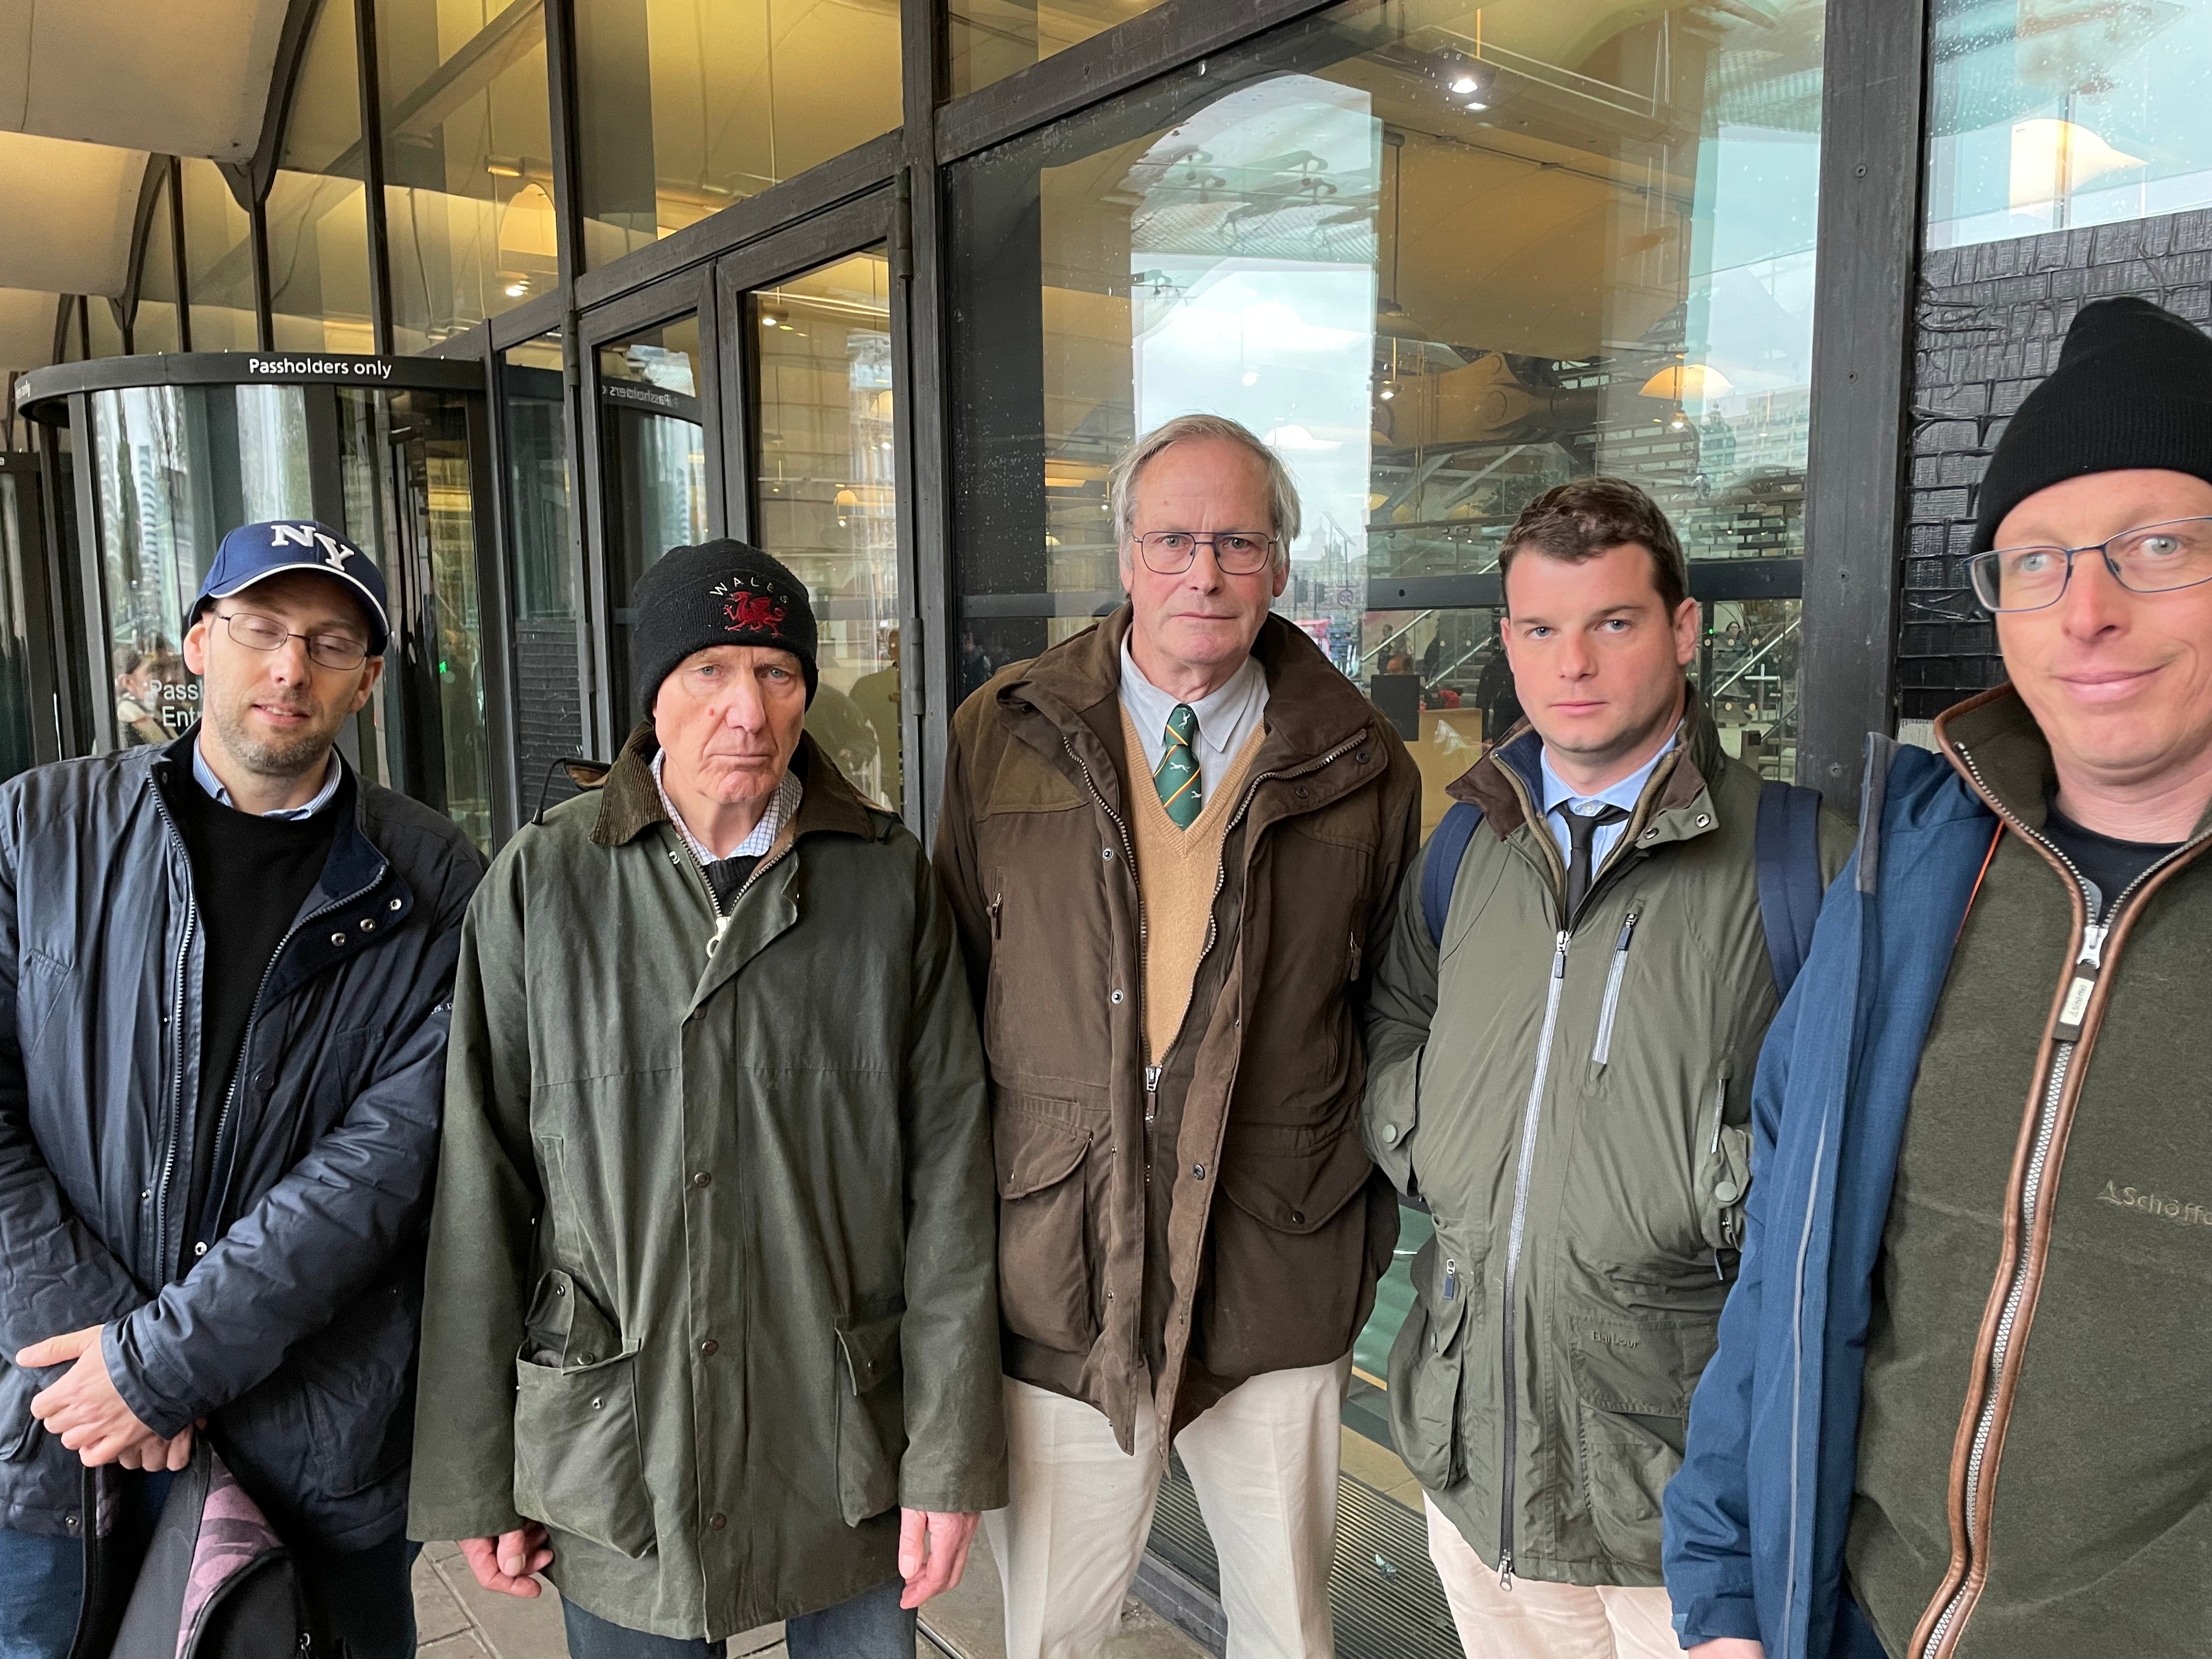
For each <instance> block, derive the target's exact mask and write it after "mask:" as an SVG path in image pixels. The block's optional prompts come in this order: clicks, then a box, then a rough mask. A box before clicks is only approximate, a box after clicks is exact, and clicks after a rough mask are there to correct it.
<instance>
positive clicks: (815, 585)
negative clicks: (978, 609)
mask: <svg viewBox="0 0 2212 1659" xmlns="http://www.w3.org/2000/svg"><path fill="white" fill-rule="evenodd" d="M746 321H747V323H748V325H749V331H750V336H751V337H752V338H753V339H754V340H755V341H756V342H757V350H758V354H759V356H758V364H759V372H758V375H757V380H758V388H757V403H756V412H755V419H754V429H755V430H756V432H757V434H758V438H757V449H758V464H757V466H756V468H755V470H754V476H755V478H756V480H757V482H756V484H755V488H754V498H753V512H754V522H755V525H756V526H757V532H756V535H755V538H754V539H755V540H756V541H757V542H758V543H759V544H760V545H761V546H762V547H764V548H766V549H767V550H769V552H771V553H773V554H775V556H777V557H778V558H780V559H781V560H782V561H783V562H785V563H786V564H787V565H789V566H790V567H791V568H792V572H793V574H795V575H797V576H798V578H799V580H801V581H803V582H805V584H806V588H807V592H808V594H809V595H810V597H811V599H812V600H813V603H814V615H815V619H816V621H817V623H818V625H819V628H820V633H821V641H820V645H819V647H818V649H817V663H818V665H819V666H820V668H821V673H822V678H821V685H820V688H819V690H817V692H816V694H815V698H814V703H813V706H812V707H811V708H809V709H808V710H807V714H806V726H807V730H808V731H810V732H812V733H813V734H814V738H815V741H816V742H817V743H819V744H822V746H823V748H825V749H827V750H829V753H830V754H831V755H832V756H833V757H836V762H837V764H838V767H839V769H841V770H842V771H843V773H844V774H845V775H846V777H847V778H848V780H850V781H851V782H852V783H853V784H854V787H856V788H858V789H859V790H860V793H863V794H865V795H866V796H868V797H869V798H871V799H874V800H878V801H881V802H883V803H884V805H888V806H889V807H890V809H891V810H892V811H899V810H900V809H901V806H902V798H903V791H902V781H903V769H902V764H901V760H902V754H903V751H904V748H905V744H904V739H903V737H902V723H901V720H900V717H899V711H900V708H901V707H902V697H901V695H900V687H899V617H900V611H899V606H898V586H899V576H898V513H897V488H898V478H897V468H896V459H895V457H896V450H895V448H894V447H893V438H892V426H891V400H892V396H893V392H892V386H891V332H890V262H889V261H888V260H887V259H886V258H884V256H883V255H882V254H880V253H861V254H856V255H854V257H853V258H848V259H841V260H839V261H837V262H836V264H831V265H826V266H823V268H822V269H820V270H811V271H808V272H807V273H806V274H805V275H804V276H796V277H793V279H792V280H791V281H789V282H787V283H780V284H779V285H777V286H776V287H775V288H773V289H766V290H764V291H763V292H760V293H757V294H755V295H751V296H750V300H749V301H748V303H747V306H746Z"/></svg>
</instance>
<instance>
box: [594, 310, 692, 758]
mask: <svg viewBox="0 0 2212 1659" xmlns="http://www.w3.org/2000/svg"><path fill="white" fill-rule="evenodd" d="M705 419H706V413H705V411H704V410H702V407H701V405H700V401H699V319H698V318H697V317H696V316H693V317H683V318H678V319H677V320H676V321H674V322H671V323H664V324H662V325H659V327H657V328H650V329H647V330H645V331H642V332H640V333H637V334H633V335H631V336H629V337H628V338H626V339H622V340H617V341H614V342H612V343H609V344H606V345H603V346H601V347H600V348H599V434H600V454H601V459H600V466H601V477H602V478H603V480H604V483H603V484H602V488H603V489H604V490H605V499H606V526H607V573H608V579H609V580H610V582H611V586H612V588H613V600H614V619H615V626H614V630H613V633H612V635H611V637H610V638H609V640H608V641H607V652H608V657H609V660H610V665H611V669H612V673H611V683H612V685H613V694H614V696H615V697H616V699H617V708H618V711H619V712H618V715H617V720H616V722H615V725H616V728H617V730H620V731H626V730H628V729H629V726H630V725H631V724H633V723H634V722H635V720H638V719H641V718H642V717H643V715H642V711H641V710H638V709H635V708H634V706H633V705H634V703H635V696H634V693H633V689H632V687H631V685H630V679H629V630H630V629H631V628H632V627H633V626H635V623H636V612H635V611H634V610H633V609H631V605H630V599H631V595H632V594H633V593H635V592H636V589H637V579H638V578H639V577H641V576H642V575H643V574H645V573H646V571H647V568H650V567H651V566H652V565H653V564H654V563H655V562H658V561H659V558H660V556H661V555H662V554H664V553H665V552H667V551H668V550H669V549H670V548H671V547H689V546H693V545H696V544H697V543H700V542H702V541H704V540H706V539H707V536H708V517H707V450H706V444H707V435H706V431H705Z"/></svg>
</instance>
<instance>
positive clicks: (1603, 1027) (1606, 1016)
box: [1590, 905, 1644, 1066]
mask: <svg viewBox="0 0 2212 1659" xmlns="http://www.w3.org/2000/svg"><path fill="white" fill-rule="evenodd" d="M1643 917H1644V907H1643V906H1642V905H1637V906H1634V907H1633V908H1631V909H1630V911H1629V913H1628V915H1627V917H1626V920H1624V921H1622V922H1621V924H1620V938H1619V939H1615V940H1614V941H1613V967H1612V969H1611V970H1610V971H1609V972H1608V973H1607V975H1606V976H1605V1005H1604V1006H1602V1007H1601V1008H1600V1009H1599V1010H1598V1014H1597V1041H1596V1042H1595V1043H1594V1044H1592V1045H1591V1048H1590V1060H1591V1063H1592V1064H1594V1065H1598V1066H1602V1065H1604V1064H1605V1063H1606V1061H1607V1060H1608V1059H1610V1058H1611V1057H1612V1054H1613V1016H1614V1015H1615V1013H1617V1012H1619V1010H1620V981H1621V980H1622V979H1623V978H1625V977H1626V975H1627V973H1628V945H1629V941H1630V940H1632V939H1634V938H1635V937H1636V924H1637V923H1638V921H1642V920H1643Z"/></svg>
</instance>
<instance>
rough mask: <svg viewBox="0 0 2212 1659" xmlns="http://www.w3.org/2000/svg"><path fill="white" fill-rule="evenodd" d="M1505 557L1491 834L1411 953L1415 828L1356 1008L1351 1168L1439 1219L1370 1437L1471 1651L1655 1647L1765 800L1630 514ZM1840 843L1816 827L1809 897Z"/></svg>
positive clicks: (1547, 524) (1532, 534)
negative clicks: (1362, 1003) (1698, 679)
mask: <svg viewBox="0 0 2212 1659" xmlns="http://www.w3.org/2000/svg"><path fill="white" fill-rule="evenodd" d="M1498 563H1499V566H1500V569H1501V572H1502V574H1503V580H1504V586H1505V600H1506V615H1505V619H1504V629H1503V632H1504V643H1505V649H1506V652H1507V654H1508V655H1509V656H1510V659H1511V661H1512V665H1513V673H1514V681H1515V689H1516V693H1517V695H1518V696H1519V698H1520V702H1521V707H1522V709H1523V710H1524V711H1525V714H1526V720H1525V722H1524V723H1523V724H1522V725H1521V726H1516V727H1515V728H1514V729H1513V730H1512V731H1510V732H1507V733H1505V734H1504V737H1503V738H1500V739H1499V740H1498V742H1497V743H1496V744H1493V745H1492V747H1491V748H1490V749H1489V750H1487V751H1486V753H1485V755H1484V756H1483V757H1482V758H1481V759H1480V760H1479V761H1477V762H1476V763H1475V764H1474V766H1473V767H1472V768H1470V769H1468V772H1467V774H1466V775H1464V776H1462V778H1461V779H1460V780H1459V781H1457V782H1456V783H1455V784H1454V785H1452V787H1451V793H1453V794H1454V795H1455V796H1456V797H1457V798H1458V799H1461V800H1462V801H1465V802H1468V803H1471V804H1473V805H1477V806H1479V807H1480V809H1481V811H1482V815H1483V816H1482V822H1481V823H1480V824H1479V825H1478V826H1477V827H1476V828H1475V829H1474V836H1473V839H1472V840H1471V841H1468V842H1466V843H1465V845H1466V851H1465V853H1464V854H1462V857H1461V859H1460V862H1459V865H1458V869H1457V872H1456V880H1455V882H1454V883H1453V884H1452V885H1451V887H1450V902H1449V909H1448V910H1447V911H1446V912H1445V913H1444V914H1443V919H1442V927H1441V928H1440V930H1439V931H1438V932H1437V933H1431V915H1429V914H1428V913H1427V910H1426V907H1425V905H1424V903H1423V902H1422V892H1423V888H1424V886H1425V882H1424V877H1423V872H1424V869H1425V866H1426V864H1427V861H1428V860H1431V859H1432V858H1437V857H1438V856H1449V853H1448V852H1447V853H1445V854H1439V851H1438V848H1439V847H1448V846H1449V844H1450V843H1449V840H1448V838H1445V837H1442V836H1437V837H1432V838H1431V842H1430V844H1429V846H1428V847H1427V848H1425V849H1424V850H1423V852H1422V855H1421V857H1422V865H1421V866H1417V867H1416V869H1415V870H1414V872H1413V873H1411V874H1409V875H1408V876H1407V879H1406V882H1405V884H1404V886H1403V887H1402V888H1401V899H1400V904H1399V914H1398V921H1397V924H1396V926H1395V927H1394V928H1393V930H1392V932H1391V936H1390V943H1389V947H1388V949H1387V950H1386V951H1385V953H1384V955H1383V963H1382V965H1381V967H1380V969H1379V970H1378V971H1377V973H1376V977H1375V981H1374V986H1373V988H1372V990H1371V991H1370V998H1369V1011H1368V1024H1367V1043H1368V1053H1369V1057H1370V1060H1369V1073H1368V1095H1367V1118H1366V1121H1367V1140H1368V1146H1369V1148H1370V1151H1371V1152H1373V1153H1374V1155H1375V1158H1376V1162H1377V1163H1378V1164H1381V1165H1382V1167H1383V1169H1384V1170H1386V1171H1387V1172H1388V1173H1389V1176H1391V1178H1392V1179H1393V1180H1394V1181H1395V1182H1397V1184H1398V1186H1399V1188H1400V1190H1401V1191H1403V1192H1405V1193H1407V1194H1417V1195H1419V1197H1421V1198H1423V1199H1425V1200H1426V1201H1427V1203H1428V1205H1429V1206H1430V1210H1431V1215H1432V1217H1433V1218H1434V1220H1435V1223H1436V1237H1435V1239H1434V1242H1433V1243H1430V1244H1429V1245H1427V1246H1426V1247H1425V1249H1423V1250H1422V1252H1421V1255H1419V1258H1418V1259H1417V1261H1415V1263H1414V1266H1413V1286H1414V1291H1415V1299H1414V1304H1413V1311H1412V1313H1411V1314H1410V1316H1408V1318H1407V1322H1406V1325H1405V1328H1404V1329H1403V1330H1402V1331H1401V1333H1400V1334H1399V1337H1398V1341H1397V1345H1396V1346H1395V1349H1394V1350H1393V1351H1392V1353H1391V1356H1390V1407H1391V1420H1392V1428H1393V1430H1394V1431H1395V1437H1396V1439H1397V1444H1398V1449H1399V1451H1400V1454H1401V1455H1402V1456H1403V1457H1404V1458H1405V1460H1406V1462H1407V1467H1408V1468H1411V1469H1412V1470H1413V1474H1415V1475H1416V1476H1418V1477H1419V1480H1420V1482H1421V1485H1422V1486H1423V1488H1424V1490H1425V1492H1426V1494H1427V1503H1426V1508H1427V1512H1428V1524H1429V1553H1430V1555H1431V1558H1432V1559H1434V1561H1435V1562H1436V1565H1437V1577H1439V1578H1440V1579H1441V1580H1442V1582H1443V1588H1444V1593H1445V1596H1446V1599H1447V1600H1448V1601H1449V1602H1450V1604H1451V1607H1452V1614H1453V1618H1454V1620H1455V1621H1456V1623H1457V1624H1458V1626H1459V1630H1460V1635H1461V1639H1462V1642H1463V1643H1464V1644H1466V1647H1467V1650H1468V1652H1469V1653H1471V1654H1480V1655H1482V1656H1484V1659H1544V1656H1564V1655H1567V1654H1572V1655H1575V1656H1577V1659H1585V1656H1587V1659H1615V1656H1618V1659H1660V1656H1664V1655H1672V1654H1674V1652H1676V1651H1677V1646H1676V1644H1675V1640H1674V1631H1673V1630H1672V1628H1671V1627H1670V1625H1669V1618H1668V1601H1667V1592H1666V1590H1665V1589H1664V1588H1663V1587H1662V1583H1661V1579H1660V1562H1659V1546H1660V1528H1659V1499H1660V1493H1661V1492H1662V1490H1663V1489H1664V1487H1665V1486H1666V1484H1667V1481H1668V1478H1669V1477H1670V1476H1671V1475H1672V1474H1674V1469H1675V1468H1676V1466H1677V1464H1678V1463H1679V1462H1680V1457H1681V1449H1682V1435H1683V1426H1684V1421H1685V1418H1686V1414H1687V1413H1688V1410H1689V1405H1690V1392H1691V1390H1692V1388H1694V1387H1695V1386H1696V1383H1697V1381H1698V1373H1699V1370H1701V1369H1702V1368H1703V1367H1704V1365H1705V1358H1706V1356H1707V1355H1709V1354H1710V1353H1711V1352H1712V1350H1713V1342H1714V1330H1715V1328H1716V1326H1717V1323H1718V1321H1719V1318H1720V1311H1721V1304H1722V1303H1723V1300H1725V1299H1726V1297H1727V1296H1728V1293H1729V1285H1730V1283H1731V1282H1732V1281H1733V1280H1734V1279H1735V1273H1736V1264H1737V1260H1738V1257H1739V1254H1740V1251H1741V1243H1742V1238H1743V1231H1742V1227H1743V1204H1744V1198H1745V1194H1746V1191H1747V1188H1748V1187H1749V1185H1750V1182H1751V1136H1750V1131H1749V1129H1748V1127H1747V1121H1748V1119H1749V1116H1750V1111H1751V1081H1752V1072H1753V1066H1754V1064H1755V1062H1756V1060H1757V1059H1758V1055H1759V1042H1760V1040H1761V1039H1762V1038H1763V1037H1764V1036H1765V1032H1766V1026H1767V1022H1768V1021H1769V1020H1771V1018H1773V1017H1774V1012H1775V1008H1776V1006H1777V1002H1778V999H1777V996H1776V992H1775V985H1774V974H1775V969H1774V967H1773V965H1772V963H1771V959H1770V956H1769V951H1768V945H1767V934H1766V929H1765V925H1764V921H1763V919H1762V916H1761V914H1760V906H1759V879H1758V876H1757V872H1756V868H1755V865H1756V858H1757V854H1758V852H1759V847H1758V836H1757V824H1758V819H1759V800H1760V793H1761V788H1762V784H1761V781H1760V780H1759V776H1758V775H1757V774H1755V773H1754V772H1753V771H1752V769H1750V768H1749V767H1748V766H1747V765H1745V764H1744V763H1742V762H1741V761H1740V760H1735V759H1732V758H1731V757H1729V754H1728V752H1727V750H1725V749H1723V747H1722V744H1721V738H1720V733H1719V732H1718V731H1717V730H1716V729H1715V727H1714V725H1713V722H1712V720H1711V717H1710V716H1708V715H1707V714H1705V711H1704V709H1703V708H1700V707H1699V702H1698V701H1697V699H1696V697H1695V696H1693V695H1692V692H1691V690H1690V688H1689V686H1688V684H1687V683H1686V680H1685V678H1684V676H1683V669H1684V668H1685V666H1686V665H1687V664H1688V663H1689V661H1690V659H1691V658H1692V655H1693V654H1694V653H1695V652H1696V650H1697V645H1698V625H1699V607H1698V602H1697V601H1696V600H1695V599H1691V598H1690V597H1689V595H1688V592H1687V587H1688V571H1687V568H1686V566H1685V564H1684V562H1683V557H1682V550H1681V544H1680V542H1679V541H1678V540H1677V539H1676V538H1675V535H1674V527H1673V526H1671V525H1669V524H1668V521H1667V517H1666V515H1665V514H1664V513H1662V512H1661V511H1660V510H1659V508H1658V507H1657V506H1656V504H1655V503H1654V502H1653V501H1651V499H1650V497H1649V496H1648V495H1645V494H1644V492H1643V491H1642V490H1640V489H1637V488H1636V487H1635V486H1634V485H1633V484H1631V483H1625V482H1623V481H1621V480H1619V479H1613V478H1591V479H1586V480H1583V481H1582V482H1579V483H1570V484H1563V485H1561V486H1560V487H1559V488H1558V489H1553V490H1551V491H1549V492H1548V493H1547V494H1546V495H1541V496H1539V497H1538V498H1537V499H1536V500H1535V501H1533V502H1531V503H1530V504H1529V506H1528V509H1527V510H1526V511H1525V512H1523V513H1522V515H1521V518H1520V520H1519V521H1518V522H1517V523H1516V525H1515V526H1513V529H1512V530H1511V531H1510V532H1509V533H1508V535H1507V537H1506V538H1505V542H1504V551H1503V553H1502V555H1501V556H1500V558H1499V561H1498ZM1849 848H1850V826H1849V825H1848V824H1846V823H1844V822H1843V821H1842V820H1841V819H1840V818H1837V817H1834V816H1833V815H1831V814H1823V815H1821V821H1820V836H1819V848H1818V860H1817V861H1818V863H1819V866H1820V876H1821V877H1822V878H1826V877H1829V876H1832V875H1833V873H1834V872H1836V870H1838V868H1839V867H1841V866H1842V864H1843V862H1844V858H1845V857H1846V856H1847V854H1848V852H1849ZM1811 851H1812V849H1811V848H1809V847H1808V848H1807V849H1806V854H1804V857H1805V860H1806V862H1807V863H1808V864H1809V863H1810V862H1811V861H1812V858H1811ZM1805 885H1808V886H1809V885H1810V878H1809V877H1808V878H1807V880H1806V882H1805Z"/></svg>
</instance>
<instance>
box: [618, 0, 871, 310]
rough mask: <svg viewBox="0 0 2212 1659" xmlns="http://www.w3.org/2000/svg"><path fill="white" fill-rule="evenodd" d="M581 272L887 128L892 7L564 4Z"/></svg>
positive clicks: (845, 0)
mask: <svg viewBox="0 0 2212 1659" xmlns="http://www.w3.org/2000/svg"><path fill="white" fill-rule="evenodd" d="M574 3H575V28H576V102H577V125H578V128H579V131H578V146H579V149H580V152H581V154H580V158H579V190H580V194H581V197H582V200H583V212H584V215H585V225H584V251H585V258H586V263H587V264H590V265H591V266H592V267H593V268H594V269H596V268H597V267H599V266H600V265H604V264H607V263H608V262H609V261H611V260H612V259H616V258H619V257H621V256H622V255H623V254H624V253H627V252H629V251H630V250H631V249H632V248H635V247H642V246H645V245H646V244H647V243H648V242H651V241H653V240H656V239H658V238H659V237H662V236H665V235H667V234H670V233H671V232H672V231H678V230H681V229H683V228H684V226H686V225H688V224H690V223H693V222H695V221H697V220H700V219H703V218H705V217H706V216H708V214H710V213H713V212H714V211H716V210H719V209H721V208H725V207H727V206H728V205H729V204H731V203H732V202H733V201H737V200H738V199H739V198H741V197H747V196H757V195H758V194H759V193H760V192H761V191H763V190H766V189H767V188H768V187H769V185H773V184H775V183H777V182H779V181H780V180H781V179H788V178H790V177H791V176H792V175H793V174H794V173H804V172H805V170H806V169H807V168H808V167H812V166H813V165H814V164H815V163H816V162H817V161H828V160H829V158H830V157H831V156H833V155H842V154H843V153H844V152H845V151H847V150H848V149H852V148H853V147H854V145H856V144H861V143H866V142H867V141H868V140H869V139H871V138H873V137H878V135H880V134H882V133H885V132H888V131H890V130H891V129H892V128H893V127H896V126H897V125H899V121H900V107H899V73H900V69H899V9H898V4H897V0H574Z"/></svg>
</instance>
